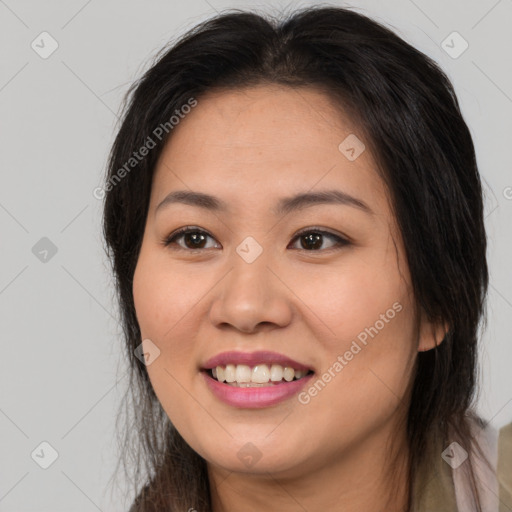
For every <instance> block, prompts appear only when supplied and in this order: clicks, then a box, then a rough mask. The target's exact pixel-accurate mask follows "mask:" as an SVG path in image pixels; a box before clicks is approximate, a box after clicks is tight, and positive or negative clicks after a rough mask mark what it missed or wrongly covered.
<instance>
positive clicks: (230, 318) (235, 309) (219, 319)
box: [210, 254, 293, 333]
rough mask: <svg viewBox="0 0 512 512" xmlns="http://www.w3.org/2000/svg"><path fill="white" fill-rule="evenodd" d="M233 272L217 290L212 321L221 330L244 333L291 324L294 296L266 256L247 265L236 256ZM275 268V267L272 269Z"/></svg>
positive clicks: (233, 259) (212, 306)
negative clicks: (292, 298) (231, 329)
mask: <svg viewBox="0 0 512 512" xmlns="http://www.w3.org/2000/svg"><path fill="white" fill-rule="evenodd" d="M230 263H232V264H233V265H232V269H231V271H230V272H229V273H228V274H227V275H226V277H225V278H224V279H223V280H222V281H221V282H220V283H219V285H218V286H216V287H215V290H216V296H215V298H214V300H213V302H212V305H211V309H210V320H211V322H212V323H213V324H214V325H215V326H216V327H217V328H221V329H229V328H230V327H231V328H234V329H236V330H238V331H241V332H244V333H253V332H258V331H261V330H269V329H270V330H271V329H275V328H277V327H285V326H286V325H288V324H289V323H290V322H291V319H292V315H293V308H292V303H291V297H292V296H293V294H292V292H291V291H290V290H289V288H287V286H286V285H285V284H283V280H282V279H280V278H279V277H278V274H279V272H278V271H276V270H275V268H270V266H269V263H271V262H269V261H268V260H267V258H265V257H264V256H263V255H262V256H260V257H259V258H258V259H256V261H253V262H252V263H247V262H246V261H244V260H243V259H242V258H240V257H239V256H238V254H234V255H233V258H232V261H231V262H230ZM273 267H275V265H273Z"/></svg>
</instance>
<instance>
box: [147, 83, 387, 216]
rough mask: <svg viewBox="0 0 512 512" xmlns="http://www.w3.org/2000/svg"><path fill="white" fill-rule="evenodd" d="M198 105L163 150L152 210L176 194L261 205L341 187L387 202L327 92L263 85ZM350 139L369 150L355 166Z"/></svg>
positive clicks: (209, 97)
mask: <svg viewBox="0 0 512 512" xmlns="http://www.w3.org/2000/svg"><path fill="white" fill-rule="evenodd" d="M197 101H198V103H197V106H196V107H195V108H194V109H192V111H191V112H190V113H189V114H187V115H186V116H184V118H183V119H182V120H180V122H179V124H178V125H177V126H175V127H174V128H173V131H172V133H171V137H170V138H169V140H168V142H167V144H166V145H165V147H164V148H163V150H162V153H161V155H160V159H159V161H158V164H157V167H156V171H155V175H154V178H153V192H152V202H153V204H154V203H155V202H156V201H159V200H161V199H162V198H163V197H164V196H165V195H166V194H167V193H168V192H170V191H171V190H172V189H177V188H179V189H183V188H189V189H192V190H199V191H204V192H209V193H215V194H216V195H219V196H222V197H224V198H226V200H227V201H228V202H229V200H230V197H232V198H233V199H234V200H235V198H237V200H238V201H240V202H244V201H249V202H251V201H255V202H258V203H259V204H261V202H262V199H266V198H268V199H269V200H270V199H271V197H274V196H275V197H277V196H279V197H281V196H283V195H288V193H293V192H295V193H298V192H305V191H308V190H311V189H314V188H315V187H316V188H332V187H337V188H341V189H343V190H344V191H345V192H346V193H349V194H351V195H355V196H360V197H362V196H364V201H365V202H367V203H373V204H375V203H378V202H383V201H385V190H384V186H383V183H382V182H381V180H380V178H379V176H378V174H377V172H376V168H375V162H374V160H373V158H372V156H371V154H370V151H369V149H368V144H364V137H363V135H362V134H361V133H360V130H359V128H358V126H357V125H356V124H355V123H354V122H353V120H352V119H350V118H349V117H348V116H347V115H346V114H345V113H344V111H343V110H342V109H341V108H340V106H338V105H337V104H336V103H334V101H332V99H331V98H329V96H327V95H326V94H324V93H323V92H321V91H319V90H315V89H312V88H290V87H282V86H256V87H251V88H245V89H242V90H234V91H232V90H229V91H216V92H213V93H208V94H206V95H204V96H202V97H200V98H198V99H197ZM354 137H357V139H354ZM346 140H348V141H349V142H351V143H352V145H354V142H355V144H356V147H355V149H356V150H357V151H358V152H359V151H361V150H362V148H365V149H364V150H362V153H361V154H360V155H359V156H358V157H357V158H356V159H355V160H353V159H349V158H347V156H346V154H345V153H344V152H343V151H342V150H340V144H341V145H342V146H341V147H342V149H346V148H345V146H346V145H347V144H344V141H346ZM363 144H364V146H363ZM349 145H350V144H349ZM349 156H350V155H349ZM261 193H263V194H265V197H262V194H261ZM245 204H247V202H245ZM382 208H385V205H384V204H382ZM377 209H378V208H377Z"/></svg>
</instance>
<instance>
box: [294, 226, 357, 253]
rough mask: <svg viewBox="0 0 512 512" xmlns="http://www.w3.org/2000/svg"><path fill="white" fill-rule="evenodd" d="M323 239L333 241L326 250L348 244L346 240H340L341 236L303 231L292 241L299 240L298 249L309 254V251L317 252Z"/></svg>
mask: <svg viewBox="0 0 512 512" xmlns="http://www.w3.org/2000/svg"><path fill="white" fill-rule="evenodd" d="M325 238H330V239H331V240H334V241H335V243H334V244H333V245H331V247H328V249H332V248H335V247H343V246H345V245H348V243H349V242H348V240H346V239H345V238H342V237H341V236H338V235H335V234H334V233H329V232H327V231H322V230H309V231H303V232H302V233H299V234H298V235H297V236H296V237H295V238H294V239H293V240H296V239H297V240H300V241H301V246H302V247H300V249H301V250H304V251H309V252H311V249H312V250H313V251H317V250H319V249H320V246H322V244H323V240H324V239H325Z"/></svg>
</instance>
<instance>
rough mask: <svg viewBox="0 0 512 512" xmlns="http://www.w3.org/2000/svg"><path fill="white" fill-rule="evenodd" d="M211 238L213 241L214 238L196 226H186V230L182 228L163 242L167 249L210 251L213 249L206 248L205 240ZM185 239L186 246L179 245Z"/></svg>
mask: <svg viewBox="0 0 512 512" xmlns="http://www.w3.org/2000/svg"><path fill="white" fill-rule="evenodd" d="M208 237H210V238H211V239H212V240H213V237H212V236H211V235H210V234H209V233H207V232H206V231H203V230H202V229H199V228H196V227H194V226H186V227H184V228H180V229H178V230H177V231H175V232H174V233H171V234H170V235H169V236H168V237H166V238H164V239H163V240H162V243H163V244H164V246H165V247H170V248H172V249H177V250H184V251H195V250H198V249H199V250H200V249H209V248H211V247H204V243H205V240H206V239H207V238H208ZM181 239H183V242H184V245H185V246H183V245H182V244H180V243H178V240H181ZM172 245H177V247H171V246H172Z"/></svg>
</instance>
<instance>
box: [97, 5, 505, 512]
mask: <svg viewBox="0 0 512 512" xmlns="http://www.w3.org/2000/svg"><path fill="white" fill-rule="evenodd" d="M105 191H106V197H105V210H104V234H105V239H106V242H107V246H108V250H109V255H110V256H111V257H112V262H113V270H114V274H115V277H116V284H117V290H118V294H119V300H120V304H121V313H122V320H123V325H124V332H125V337H126V347H127V354H128V358H129V362H130V368H131V371H132V375H131V378H132V381H131V383H132V388H131V390H132V392H133V394H132V398H133V400H132V403H131V404H128V403H127V405H128V407H129V409H131V410H133V411H134V412H135V429H134V427H133V425H132V424H128V426H127V434H128V435H129V434H130V433H131V432H133V433H134V434H135V435H136V436H137V442H139V443H140V449H139V451H137V444H136V443H135V446H131V444H130V443H131V441H130V438H129V437H127V440H126V449H125V454H126V460H125V461H124V462H125V464H126V465H127V466H129V465H130V464H134V465H135V468H136V471H137V474H136V477H139V474H140V472H141V471H144V470H145V471H146V472H147V474H148V477H149V479H150V481H149V482H147V485H146V486H145V488H144V489H143V491H142V492H141V493H140V495H139V496H138V499H137V500H136V502H135V503H134V504H133V506H132V508H131V510H132V511H136V510H137V511H139V510H140V511H142V510H144V511H148V510H159V511H162V510H172V511H178V510H179V511H182V510H183V511H187V510H188V511H193V510H197V511H213V512H220V511H232V510H280V511H287V510H310V511H316V510H329V511H331V510H332V511H337V510H343V511H345V512H347V511H363V510H372V511H375V510H386V511H407V510H414V511H422V512H426V511H430V510H436V511H437V512H439V511H442V510H446V511H451V510H461V511H469V510H479V511H484V510H485V511H486V512H487V511H490V510H496V511H497V510H498V506H502V507H503V506H508V507H511V506H512V505H511V503H512V502H511V498H510V494H508V491H507V486H508V485H510V481H509V482H508V483H507V481H506V475H503V474H501V473H503V471H501V472H499V473H498V474H496V467H497V461H496V453H497V452H496V444H497V439H496V435H495V434H496V433H495V432H494V437H493V431H492V429H490V428H484V427H485V423H484V421H483V420H482V419H480V418H479V417H478V416H477V415H476V413H475V412H474V406H475V404H474V391H475V371H476V363H477V361H476V354H477V329H478V326H479V321H480V319H481V317H482V314H483V311H484V303H485V296H486V290H487V284H488V271H487V263H486V256H485V254H486V235H485V229H484V221H483V206H482V190H481V185H480V179H479V174H478V169H477V166H476V160H475V153H474V147H473V143H472V140H471V136H470V133H469V130H468V128H467V126H466V124H465V122H464V120H463V118H462V115H461V113H460V110H459V106H458V103H457V99H456V97H455V93H454V91H453V88H452V86H451V84H450V82H449V80H448V79H447V77H446V76H445V75H444V74H443V72H442V71H441V70H440V69H439V68H438V67H437V66H436V64H435V63H434V62H432V61H431V60H430V59H429V58H428V57H426V56H425V55H423V54H422V53H420V52H418V51H417V50H415V49H414V48H412V47H411V46H410V45H408V44H407V43H406V42H404V41H403V40H402V39H400V38H399V37H398V36H396V35H395V34H393V33H392V32H391V31H389V30H388V29H386V28H384V27H383V26H381V25H379V24H377V23H375V22H374V21H372V20H369V19H368V18H366V17H364V16H362V15H360V14H357V13H355V12H352V11H350V10H347V9H341V8H334V7H324V8H310V9H306V10H303V11H300V12H296V13H295V14H294V15H293V16H291V17H290V18H289V19H286V20H283V21H275V20H270V19H264V18H263V17H261V16H258V15H256V14H252V13H247V12H232V13H227V14H222V15H219V16H217V17H216V18H214V19H212V20H209V21H207V22H205V23H203V24H201V25H199V26H197V27H196V28H194V29H193V30H191V31H190V32H189V33H188V34H186V35H185V36H184V37H183V38H182V39H181V40H180V41H178V42H177V43H175V44H174V45H173V46H172V47H171V48H170V49H168V50H166V51H165V52H164V53H163V54H162V55H161V56H160V57H159V59H158V60H157V62H156V63H155V64H154V65H153V67H152V68H151V69H150V70H149V71H147V72H146V74H145V75H144V76H143V77H142V79H141V80H139V81H138V82H137V83H136V84H135V85H134V86H133V88H132V90H131V92H130V96H129V102H128V105H127V108H126V112H125V115H124V118H123V121H122V124H121V127H120V129H119V132H118V135H117V138H116V140H115V143H114V145H113V148H112V152H111V156H110V161H109V169H108V176H107V178H106V184H105ZM503 439H504V437H503V436H502V437H500V450H501V453H500V461H499V465H498V466H499V468H503V467H506V464H507V463H508V462H507V461H508V460H510V459H509V458H507V457H510V456H511V455H510V451H509V454H508V455H506V454H505V451H504V448H503V447H504V446H505V443H504V442H503ZM130 457H132V458H131V459H130ZM143 461H144V462H143ZM144 463H145V466H143V464H144ZM135 484H136V485H137V484H138V482H135ZM509 490H510V489H509ZM498 496H499V499H500V500H501V504H500V505H499V504H498ZM500 510H501V509H500ZM503 510H507V509H506V508H505V509H503Z"/></svg>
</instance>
